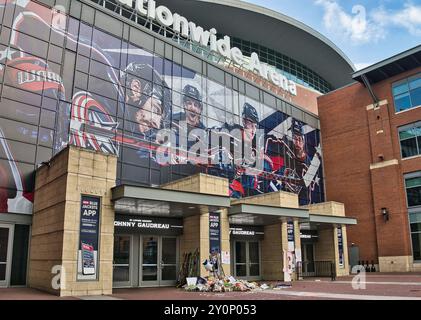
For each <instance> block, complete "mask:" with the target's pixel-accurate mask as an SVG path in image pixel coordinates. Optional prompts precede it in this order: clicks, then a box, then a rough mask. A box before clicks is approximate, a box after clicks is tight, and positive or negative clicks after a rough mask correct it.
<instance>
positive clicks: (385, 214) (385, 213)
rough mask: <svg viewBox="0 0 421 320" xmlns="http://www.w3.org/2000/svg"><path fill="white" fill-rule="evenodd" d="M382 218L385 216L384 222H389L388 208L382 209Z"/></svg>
mask: <svg viewBox="0 0 421 320" xmlns="http://www.w3.org/2000/svg"><path fill="white" fill-rule="evenodd" d="M382 216H383V219H384V222H387V221H389V210H387V208H382Z"/></svg>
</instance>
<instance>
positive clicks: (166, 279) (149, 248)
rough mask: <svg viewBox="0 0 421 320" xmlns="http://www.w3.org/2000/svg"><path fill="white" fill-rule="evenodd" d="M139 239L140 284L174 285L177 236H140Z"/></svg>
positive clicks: (151, 285) (175, 278) (176, 264)
mask: <svg viewBox="0 0 421 320" xmlns="http://www.w3.org/2000/svg"><path fill="white" fill-rule="evenodd" d="M140 241H141V245H140V248H141V253H140V258H141V261H140V265H141V268H140V275H139V278H140V286H141V287H155V286H173V285H175V284H176V281H177V266H178V245H177V238H176V237H163V236H162V237H161V236H142V237H141V240H140Z"/></svg>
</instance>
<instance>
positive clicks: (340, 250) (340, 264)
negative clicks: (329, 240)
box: [337, 227, 345, 267]
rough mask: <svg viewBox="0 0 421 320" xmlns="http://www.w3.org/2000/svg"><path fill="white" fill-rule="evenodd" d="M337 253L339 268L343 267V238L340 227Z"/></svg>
mask: <svg viewBox="0 0 421 320" xmlns="http://www.w3.org/2000/svg"><path fill="white" fill-rule="evenodd" d="M337 230H338V252H339V266H341V267H343V266H344V264H345V263H344V240H343V239H344V238H343V234H342V227H338V229H337Z"/></svg>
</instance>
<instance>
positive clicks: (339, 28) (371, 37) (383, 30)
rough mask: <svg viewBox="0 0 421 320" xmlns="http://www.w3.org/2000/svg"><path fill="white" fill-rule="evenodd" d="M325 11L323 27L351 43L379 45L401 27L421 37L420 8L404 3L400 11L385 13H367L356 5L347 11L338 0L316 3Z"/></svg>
mask: <svg viewBox="0 0 421 320" xmlns="http://www.w3.org/2000/svg"><path fill="white" fill-rule="evenodd" d="M315 3H316V4H317V5H319V6H322V7H323V8H324V16H323V24H324V26H325V28H326V29H327V30H328V31H329V32H332V33H335V34H337V35H338V36H341V37H344V39H345V40H350V41H351V42H352V43H354V44H365V43H369V42H378V41H379V40H383V39H385V38H386V35H387V34H388V32H389V31H390V29H391V28H396V27H397V28H403V29H406V30H407V31H408V32H409V33H411V34H412V35H415V36H421V5H414V4H412V3H411V2H406V3H405V4H404V6H403V7H402V8H401V9H398V10H387V9H385V8H384V7H378V8H375V9H373V10H371V11H370V12H367V10H366V8H365V7H364V6H362V5H356V6H354V7H353V8H352V12H346V11H345V10H344V9H343V7H342V6H341V5H340V4H339V2H338V0H315Z"/></svg>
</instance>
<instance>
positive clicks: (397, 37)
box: [245, 0, 421, 69]
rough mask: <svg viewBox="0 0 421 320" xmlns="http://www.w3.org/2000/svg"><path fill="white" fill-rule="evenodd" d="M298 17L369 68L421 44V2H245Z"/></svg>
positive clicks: (414, 0)
mask: <svg viewBox="0 0 421 320" xmlns="http://www.w3.org/2000/svg"><path fill="white" fill-rule="evenodd" d="M245 1H246V2H251V3H254V4H257V5H260V6H263V7H266V8H270V9H272V10H275V11H278V12H281V13H283V14H285V15H288V16H290V17H292V18H295V19H297V20H299V21H301V22H303V23H305V24H307V25H308V26H310V27H312V28H313V29H315V30H317V31H318V32H320V33H321V34H323V35H324V36H326V37H327V38H329V39H330V40H331V41H333V42H334V43H335V44H336V45H337V46H338V47H339V48H340V49H341V50H342V51H343V52H345V54H346V55H347V56H348V57H349V58H350V59H351V61H352V62H353V63H354V64H355V65H356V67H357V69H360V68H362V67H366V66H368V65H371V64H373V63H376V62H378V61H381V60H383V59H386V58H389V57H390V56H393V55H395V54H397V53H399V52H402V51H404V50H407V49H410V48H413V47H415V46H417V45H420V44H421V0H294V1H290V0H245Z"/></svg>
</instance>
